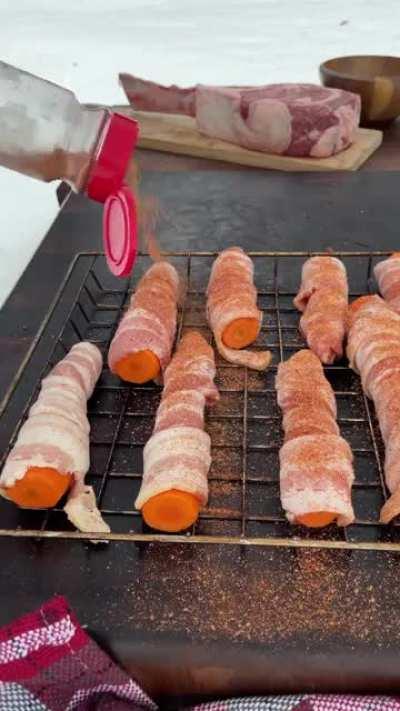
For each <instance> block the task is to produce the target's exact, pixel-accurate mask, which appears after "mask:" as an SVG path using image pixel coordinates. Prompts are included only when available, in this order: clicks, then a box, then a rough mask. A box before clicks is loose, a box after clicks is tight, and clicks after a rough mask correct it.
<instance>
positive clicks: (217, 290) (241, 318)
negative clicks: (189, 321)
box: [207, 247, 271, 370]
mask: <svg viewBox="0 0 400 711" xmlns="http://www.w3.org/2000/svg"><path fill="white" fill-rule="evenodd" d="M253 273H254V268H253V263H252V261H251V259H250V257H248V256H247V254H245V253H244V252H243V250H242V249H241V248H240V247H230V248H229V249H225V250H224V251H223V252H221V254H220V255H219V256H218V257H217V259H216V260H215V262H214V264H213V267H212V270H211V275H210V280H209V282H208V288H207V316H208V321H209V324H210V327H211V329H212V332H213V334H214V338H215V342H216V344H217V348H218V351H219V352H220V354H221V355H222V356H223V358H225V360H228V361H229V362H230V363H235V364H237V365H243V366H247V367H248V368H253V369H254V370H265V369H266V368H267V367H268V365H269V363H270V361H271V353H270V352H269V351H254V352H251V351H246V350H240V349H241V348H245V347H246V346H248V345H250V343H253V341H255V340H256V338H257V336H258V334H259V332H260V327H261V321H262V311H260V310H259V309H258V308H257V290H256V288H255V286H254V284H253Z"/></svg>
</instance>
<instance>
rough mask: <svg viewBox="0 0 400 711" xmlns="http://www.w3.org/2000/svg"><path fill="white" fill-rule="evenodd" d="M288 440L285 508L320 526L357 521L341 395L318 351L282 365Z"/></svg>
mask: <svg viewBox="0 0 400 711" xmlns="http://www.w3.org/2000/svg"><path fill="white" fill-rule="evenodd" d="M276 389H277V393H278V404H279V406H280V408H281V409H282V413H283V430H284V433H285V439H284V444H283V446H282V447H281V450H280V453H279V459H280V487H281V501H282V507H283V508H284V510H285V512H286V516H287V518H288V519H289V521H290V522H291V523H297V524H302V525H304V526H308V527H310V528H320V527H322V526H327V525H328V524H330V523H333V522H336V523H337V525H338V526H347V525H348V524H350V523H352V521H353V520H354V512H353V507H352V503H351V487H352V483H353V480H354V473H353V465H352V461H353V456H352V452H351V449H350V447H349V445H348V444H347V442H346V441H345V440H344V439H343V438H342V437H341V436H340V432H339V428H338V425H337V422H336V400H335V396H334V393H333V390H332V388H331V386H330V384H329V382H328V381H327V379H326V378H325V375H324V372H323V369H322V366H321V363H320V361H319V359H318V358H317V356H316V355H315V354H314V353H312V352H311V351H309V350H302V351H299V352H298V353H295V355H293V356H292V357H291V358H290V359H289V360H287V361H285V362H284V363H281V364H280V365H279V366H278V374H277V378H276Z"/></svg>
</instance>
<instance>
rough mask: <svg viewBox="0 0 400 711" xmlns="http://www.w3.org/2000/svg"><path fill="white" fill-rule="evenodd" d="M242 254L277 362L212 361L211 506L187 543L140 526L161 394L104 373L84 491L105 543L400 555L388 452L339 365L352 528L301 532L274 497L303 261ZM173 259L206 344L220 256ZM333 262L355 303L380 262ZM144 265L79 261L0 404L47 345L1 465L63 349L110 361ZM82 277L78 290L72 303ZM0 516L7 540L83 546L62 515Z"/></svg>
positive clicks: (144, 261) (85, 256)
mask: <svg viewBox="0 0 400 711" xmlns="http://www.w3.org/2000/svg"><path fill="white" fill-rule="evenodd" d="M249 254H250V256H251V257H252V258H253V262H254V266H255V282H256V286H257V288H258V294H259V307H260V308H261V309H262V310H263V312H264V319H263V326H262V330H261V333H260V337H259V339H258V341H257V343H256V346H255V347H258V348H266V347H267V348H269V349H270V350H271V351H272V354H273V360H272V366H271V367H270V368H269V369H268V371H267V372H266V373H257V372H254V371H249V370H246V369H244V368H239V367H236V366H233V365H230V364H229V363H226V362H225V361H224V360H222V359H221V358H220V357H219V356H218V355H217V365H218V376H217V384H218V387H219V390H220V393H221V400H220V402H219V403H218V404H217V405H216V406H215V407H214V408H213V409H212V410H209V411H208V414H207V430H208V432H209V434H210V436H211V440H212V460H213V463H212V467H211V471H210V475H209V485H210V497H209V502H208V506H207V508H206V509H205V510H204V511H203V512H202V513H201V516H200V518H199V520H198V522H197V524H196V526H195V527H194V528H193V530H192V531H190V532H188V533H187V534H186V535H185V534H184V535H158V534H155V533H154V532H152V531H150V530H146V529H145V527H144V525H143V523H142V519H141V516H140V514H139V513H138V512H136V511H135V510H134V508H133V502H134V500H135V497H136V495H137V492H138V490H139V487H140V481H141V476H142V451H143V446H144V444H145V443H146V441H147V439H148V438H149V437H150V435H151V432H152V428H153V421H154V416H155V412H156V409H157V406H158V403H159V400H160V394H161V388H160V387H158V386H156V385H153V384H152V385H144V386H127V384H126V383H123V382H122V381H120V380H119V379H118V378H116V377H115V376H113V375H112V374H111V373H110V372H109V370H108V369H107V367H104V370H103V373H102V375H101V378H100V380H99V383H98V385H97V387H96V390H95V393H94V395H93V397H92V399H91V400H90V402H89V406H88V412H89V419H90V423H91V469H90V473H89V475H88V477H87V482H88V483H89V484H92V485H93V487H94V489H95V492H96V496H97V500H98V504H99V508H100V509H101V511H102V514H103V516H104V518H105V520H106V521H107V522H108V523H109V525H110V526H111V529H112V533H111V534H109V535H105V534H102V535H101V539H109V540H131V541H142V540H143V541H156V540H157V541H160V540H168V541H179V542H188V543H198V542H207V543H229V544H241V545H245V544H253V545H269V546H271V545H272V546H301V547H328V548H367V549H376V548H382V549H386V550H392V549H395V550H399V543H400V535H399V533H400V529H399V527H398V525H396V524H393V525H391V526H382V525H380V524H379V511H380V508H381V506H382V503H383V501H384V500H385V499H386V498H387V496H388V493H387V491H386V488H385V484H384V479H383V466H382V463H383V445H382V441H381V438H380V434H379V428H378V425H377V422H376V419H375V415H374V411H373V406H372V404H371V403H370V402H368V401H367V399H366V398H365V397H364V395H363V393H362V390H361V385H360V381H359V378H358V377H357V376H356V375H355V374H354V373H353V372H352V371H351V370H350V369H349V368H348V365H347V362H346V361H343V362H341V363H339V364H337V365H333V366H328V367H326V368H325V373H326V375H327V377H328V379H329V381H330V383H331V384H332V386H333V388H334V391H335V394H336V398H337V403H338V413H339V414H338V421H339V424H340V429H341V433H342V435H343V436H344V437H345V438H346V439H347V441H348V442H349V444H350V445H351V447H352V450H353V453H354V456H355V472H356V481H355V484H354V487H353V501H354V506H355V511H356V522H355V523H354V524H353V525H352V526H349V527H348V528H346V529H338V528H337V527H334V526H332V527H329V528H327V529H324V530H322V531H310V532H307V531H305V530H304V529H301V528H299V527H295V526H291V525H290V524H289V523H288V522H287V521H286V519H285V517H284V514H283V511H282V509H281V505H280V499H279V463H278V453H279V447H280V445H281V442H282V432H281V417H280V411H279V408H278V405H277V402H276V396H275V390H274V378H275V373H276V368H277V364H278V363H279V361H280V360H284V359H286V358H288V357H289V356H290V355H292V354H293V353H294V352H295V351H296V350H299V349H300V348H302V347H304V345H305V343H304V341H303V339H302V337H301V336H300V334H299V331H298V321H299V314H298V313H297V311H296V310H295V309H294V307H293V304H292V301H293V296H294V295H295V293H296V291H297V288H298V285H299V282H300V271H301V266H302V264H303V262H304V261H305V259H306V258H308V257H309V256H310V254H308V253H300V252H298V253H266V252H263V253H261V252H254V253H249ZM169 256H170V259H171V261H172V262H173V263H174V264H175V266H176V267H177V268H178V270H179V272H180V274H181V275H182V277H183V279H184V280H185V283H186V287H187V289H186V295H185V298H184V301H183V305H182V310H181V314H180V322H179V334H180V333H182V332H184V331H185V330H186V329H189V328H196V329H198V330H199V331H201V332H202V333H203V334H204V335H205V336H206V337H207V338H208V340H210V341H211V333H210V331H209V329H208V327H207V323H206V318H205V293H204V292H205V288H206V285H207V281H208V276H209V272H210V267H211V264H212V261H213V259H214V257H215V256H216V255H214V254H213V253H211V252H203V253H191V254H188V253H185V254H182V253H180V254H178V253H172V254H171V255H169ZM337 256H339V257H341V258H342V259H343V261H344V263H345V265H346V267H347V271H348V276H349V284H350V292H351V296H352V297H355V296H358V295H360V294H364V293H366V292H368V291H374V290H375V285H374V283H373V281H372V278H371V274H372V268H373V265H374V263H375V262H376V261H378V258H382V257H383V256H386V253H377V252H376V253H373V254H366V253H360V252H357V253H356V252H346V253H337ZM149 264H150V261H149V258H148V257H146V256H141V257H139V259H138V262H137V265H136V268H135V272H134V279H133V280H132V283H131V282H129V281H121V280H118V279H116V278H114V277H113V276H112V275H110V274H109V273H108V271H107V267H106V266H105V261H104V258H103V256H102V255H100V254H98V253H82V254H79V255H77V257H76V258H75V260H74V262H73V264H72V265H71V268H70V270H69V273H68V275H67V277H66V279H65V281H64V283H63V285H62V286H61V287H60V291H59V293H58V295H57V297H56V300H55V302H54V303H53V305H52V307H51V309H50V311H49V313H48V315H47V317H46V319H45V321H44V323H43V325H42V328H41V330H40V332H39V334H38V337H37V339H36V341H35V343H34V344H33V345H32V348H31V350H30V352H29V353H28V355H27V357H26V359H25V362H24V364H23V366H22V368H21V369H20V371H19V373H18V374H17V376H16V379H15V382H14V383H13V384H12V386H11V388H10V391H9V393H8V395H7V396H6V398H5V400H4V401H3V403H2V405H1V407H0V414H2V417H3V418H4V419H7V413H8V407H9V402H10V401H11V400H12V398H13V397H14V396H15V395H16V394H17V393H18V389H19V388H20V387H21V381H22V380H23V376H24V372H25V369H27V368H28V367H32V361H33V360H34V356H35V353H36V352H37V351H38V349H39V348H40V345H41V344H42V343H43V342H45V341H46V340H47V341H48V342H49V344H50V343H51V345H49V348H48V351H49V352H50V355H49V357H48V359H47V358H46V359H45V361H46V362H45V366H44V367H37V368H36V371H35V378H34V381H35V383H34V387H33V390H32V387H31V388H30V393H29V395H30V396H29V397H28V400H27V402H26V404H25V406H24V408H23V411H22V413H21V410H20V411H19V413H18V422H17V425H16V427H15V429H14V432H13V435H12V437H11V439H10V445H9V446H8V447H7V448H6V451H5V452H4V455H3V458H2V462H3V461H4V459H5V457H6V456H7V453H8V451H9V448H10V446H11V445H12V443H13V441H14V440H15V436H16V433H17V431H18V428H19V426H20V424H21V422H22V421H23V419H24V418H25V417H26V414H27V411H28V409H29V406H30V404H31V402H32V401H33V400H34V399H35V397H36V396H37V392H38V388H39V386H40V381H41V379H42V378H43V377H44V375H45V374H46V373H47V372H48V371H49V370H50V368H51V367H52V366H53V365H54V364H55V363H56V362H57V361H58V360H59V359H60V358H61V357H63V355H64V354H65V353H66V352H67V351H68V350H69V348H70V347H71V346H72V345H73V344H74V343H76V342H77V341H79V340H81V339H88V340H91V341H92V342H94V343H96V344H97V345H98V346H99V347H100V348H101V350H102V352H103V353H104V354H106V352H107V349H108V345H109V343H110V340H111V338H112V336H113V334H114V331H115V328H116V326H117V323H118V321H119V319H120V317H121V314H122V313H123V310H124V308H125V307H126V305H127V303H128V301H129V298H130V294H131V292H132V290H133V288H134V283H135V282H136V281H137V280H138V278H139V277H140V276H141V275H142V274H143V272H144V271H145V270H146V269H147V268H148V266H149ZM77 280H78V286H77V287H76V288H75V293H74V294H73V296H70V295H69V292H70V291H71V288H72V287H73V285H74V282H76V281H77ZM68 299H70V301H69V302H68V313H67V316H66V318H65V316H64V318H63V319H62V322H61V324H60V326H59V330H58V332H57V335H56V336H55V338H54V342H53V341H51V327H52V321H53V320H54V319H56V316H57V311H58V310H59V309H60V308H61V307H63V306H64V307H65V304H66V301H67V300H68ZM64 310H65V309H64ZM47 355H48V354H47ZM41 363H42V364H43V359H42V360H41ZM25 400H26V399H25ZM0 516H1V519H0V520H1V521H2V524H0V525H2V529H1V530H0V535H2V536H13V537H17V536H23V537H27V536H35V537H60V538H66V537H67V538H83V539H88V538H89V536H88V535H87V534H81V533H77V532H75V531H73V530H72V528H71V527H70V525H69V523H68V521H67V519H66V516H65V514H64V513H63V512H62V511H61V510H58V509H55V510H52V511H34V512H32V511H21V510H18V509H17V508H16V507H14V506H13V505H11V504H8V503H7V502H5V501H1V502H0ZM98 537H99V536H98ZM90 538H91V539H93V538H95V537H94V536H90Z"/></svg>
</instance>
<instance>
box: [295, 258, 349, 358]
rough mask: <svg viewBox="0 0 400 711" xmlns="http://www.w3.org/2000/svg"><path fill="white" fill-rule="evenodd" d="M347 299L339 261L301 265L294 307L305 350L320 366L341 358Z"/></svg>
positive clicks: (332, 259)
mask: <svg viewBox="0 0 400 711" xmlns="http://www.w3.org/2000/svg"><path fill="white" fill-rule="evenodd" d="M348 296H349V292H348V284H347V275H346V269H345V266H344V264H343V263H342V262H341V261H340V260H339V259H336V258H335V257H329V256H326V257H325V256H322V257H311V258H310V259H308V260H307V261H306V262H305V263H304V265H303V269H302V275H301V286H300V291H299V293H298V294H297V296H296V298H295V299H294V305H295V306H296V308H297V309H298V310H299V311H301V312H302V313H303V315H302V317H301V319H300V329H301V332H302V333H303V335H304V337H305V338H306V340H307V344H308V347H309V348H311V350H312V351H313V352H314V353H315V354H316V355H317V356H318V358H319V359H320V360H321V361H322V363H326V364H330V363H333V362H334V361H335V360H336V359H337V358H341V357H342V355H343V341H344V337H345V333H346V317H347V308H348Z"/></svg>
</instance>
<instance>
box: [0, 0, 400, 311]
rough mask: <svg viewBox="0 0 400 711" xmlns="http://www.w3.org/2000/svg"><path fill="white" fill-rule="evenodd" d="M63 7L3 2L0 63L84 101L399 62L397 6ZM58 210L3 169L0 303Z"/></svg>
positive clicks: (116, 2) (312, 0)
mask: <svg viewBox="0 0 400 711" xmlns="http://www.w3.org/2000/svg"><path fill="white" fill-rule="evenodd" d="M62 5H63V7H62V8H61V3H59V2H54V0H13V2H12V3H10V2H9V0H0V48H1V49H0V58H1V59H3V60H4V61H6V62H9V63H11V64H15V65H16V66H20V67H22V68H24V69H26V70H28V71H30V72H33V73H36V74H39V75H42V76H45V77H46V78H48V79H50V80H52V81H55V82H58V83H60V84H64V85H65V86H68V87H69V88H71V89H72V90H73V91H74V92H75V93H76V95H77V96H78V98H79V99H80V100H81V101H87V102H99V103H100V102H103V103H123V101H124V95H123V92H122V90H121V89H120V88H119V86H118V83H117V75H118V72H119V71H131V72H134V73H136V74H137V75H139V76H143V77H148V78H152V79H156V80H159V81H161V82H171V81H174V82H177V83H180V84H186V83H187V84H192V83H195V82H205V83H214V84H217V83H243V84H249V83H268V82H277V81H318V65H319V64H320V62H321V61H322V60H323V59H326V58H328V57H333V56H336V55H342V54H357V53H371V54H398V53H399V47H400V21H399V20H400V3H399V0H383V2H381V3H376V2H375V1H374V0H353V2H352V3H349V2H348V0H335V2H332V0H202V1H201V2H198V0H113V1H112V2H109V0H69V2H65V3H62ZM0 131H1V126H0ZM21 205H23V206H24V209H23V210H21ZM56 211H57V203H56V200H55V195H54V186H49V185H42V184H41V183H37V182H35V181H33V180H30V179H28V178H23V177H21V176H18V175H16V174H12V173H10V172H8V171H5V170H2V169H0V304H1V302H2V301H3V300H4V299H5V298H6V296H7V294H8V293H9V291H10V290H11V288H12V287H13V285H14V283H15V281H16V279H17V278H18V277H19V275H20V274H21V273H22V271H23V269H24V267H25V266H26V264H27V263H28V261H29V259H30V257H31V256H32V254H33V252H34V251H35V249H36V248H37V246H38V244H39V243H40V241H41V238H42V237H43V235H44V233H45V232H46V230H47V228H48V227H49V225H50V223H51V221H52V220H53V218H54V216H55V214H56Z"/></svg>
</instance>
